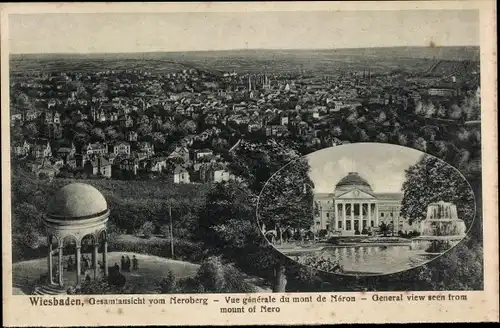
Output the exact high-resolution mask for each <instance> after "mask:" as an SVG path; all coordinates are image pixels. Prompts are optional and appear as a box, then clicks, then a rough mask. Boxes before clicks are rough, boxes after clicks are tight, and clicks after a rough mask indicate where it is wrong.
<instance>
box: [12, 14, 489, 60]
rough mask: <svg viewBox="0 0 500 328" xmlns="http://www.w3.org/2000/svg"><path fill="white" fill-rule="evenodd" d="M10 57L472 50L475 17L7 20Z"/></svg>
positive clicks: (107, 16)
mask: <svg viewBox="0 0 500 328" xmlns="http://www.w3.org/2000/svg"><path fill="white" fill-rule="evenodd" d="M9 39H10V52H11V53H14V54H28V53H32V54H35V53H126V52H155V51H202V50H231V49H331V48H362V47H390V46H428V45H429V44H430V42H431V41H432V42H433V43H434V44H436V45H437V46H468V45H472V46H478V45H479V12H478V11H475V10H439V11H438V10H406V11H404V10H391V11H387V10H385V11H321V12H319V11H317V12H314V11H313V12H310V11H309V12H305V11H303V12H298V11H289V12H270V11H268V12H235V13H214V12H205V13H202V12H198V13H159V14H149V13H136V14H131V13H124V14H119V13H99V14H81V13H73V14H61V13H58V14H22V15H19V14H18V15H9Z"/></svg>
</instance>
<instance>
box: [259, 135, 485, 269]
mask: <svg viewBox="0 0 500 328" xmlns="http://www.w3.org/2000/svg"><path fill="white" fill-rule="evenodd" d="M309 189H311V190H312V192H313V195H312V197H311V195H310V190H309ZM308 196H309V197H308ZM308 198H309V199H308ZM310 198H312V199H310ZM457 204H458V206H457ZM258 206H259V207H258V210H257V211H258V212H257V213H258V215H259V219H260V220H261V221H262V223H261V229H262V233H263V234H264V236H265V237H266V238H267V240H268V241H269V242H270V243H271V244H272V245H274V246H275V247H276V248H277V250H279V251H281V252H282V253H283V254H285V255H288V256H289V257H290V258H292V259H294V260H296V261H297V262H299V263H301V264H304V265H308V266H311V267H313V268H315V269H318V270H322V271H327V272H332V273H338V274H346V275H380V274H388V273H394V272H398V271H404V270H407V269H412V268H414V267H417V266H420V265H423V264H425V263H427V262H429V261H430V260H433V259H436V258H437V257H438V256H440V255H442V254H444V253H445V252H446V251H448V250H450V249H451V248H452V247H453V246H456V245H457V244H458V243H459V242H460V241H461V240H462V239H463V238H464V237H465V236H466V232H467V230H468V229H469V228H470V227H471V226H472V225H473V220H474V216H475V203H474V194H473V192H472V189H471V187H470V185H469V183H468V182H467V180H466V179H465V177H464V176H463V175H461V174H460V172H459V171H458V170H456V169H455V168H453V167H451V166H450V165H449V164H447V163H445V162H444V161H442V160H439V159H438V158H436V157H434V156H430V155H427V154H425V153H422V152H421V151H418V150H415V149H412V148H406V147H401V146H396V145H392V144H382V143H355V144H350V145H343V146H337V147H331V148H326V149H323V150H320V151H316V152H314V153H312V154H309V155H307V156H306V158H302V159H300V160H298V161H296V162H293V163H291V164H289V165H287V166H286V167H284V168H283V169H281V170H280V171H278V172H277V173H276V174H275V175H273V177H272V178H271V179H270V180H269V181H268V182H267V183H266V185H265V187H264V189H263V190H262V193H261V195H260V198H259V205H258ZM294 207H295V208H294ZM294 209H295V211H294ZM287 211H288V213H287ZM266 223H267V224H266ZM267 227H269V228H270V229H268V228H267Z"/></svg>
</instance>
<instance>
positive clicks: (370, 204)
mask: <svg viewBox="0 0 500 328" xmlns="http://www.w3.org/2000/svg"><path fill="white" fill-rule="evenodd" d="M368 226H369V227H371V226H372V203H368Z"/></svg>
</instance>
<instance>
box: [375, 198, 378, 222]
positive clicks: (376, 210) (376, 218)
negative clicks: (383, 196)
mask: <svg viewBox="0 0 500 328" xmlns="http://www.w3.org/2000/svg"><path fill="white" fill-rule="evenodd" d="M375 226H376V227H378V204H377V203H375Z"/></svg>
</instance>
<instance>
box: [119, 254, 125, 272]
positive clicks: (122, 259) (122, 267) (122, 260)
mask: <svg viewBox="0 0 500 328" xmlns="http://www.w3.org/2000/svg"><path fill="white" fill-rule="evenodd" d="M120 262H121V263H120V264H121V269H122V271H123V270H125V266H126V263H125V256H123V255H122V258H121V260H120Z"/></svg>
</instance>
